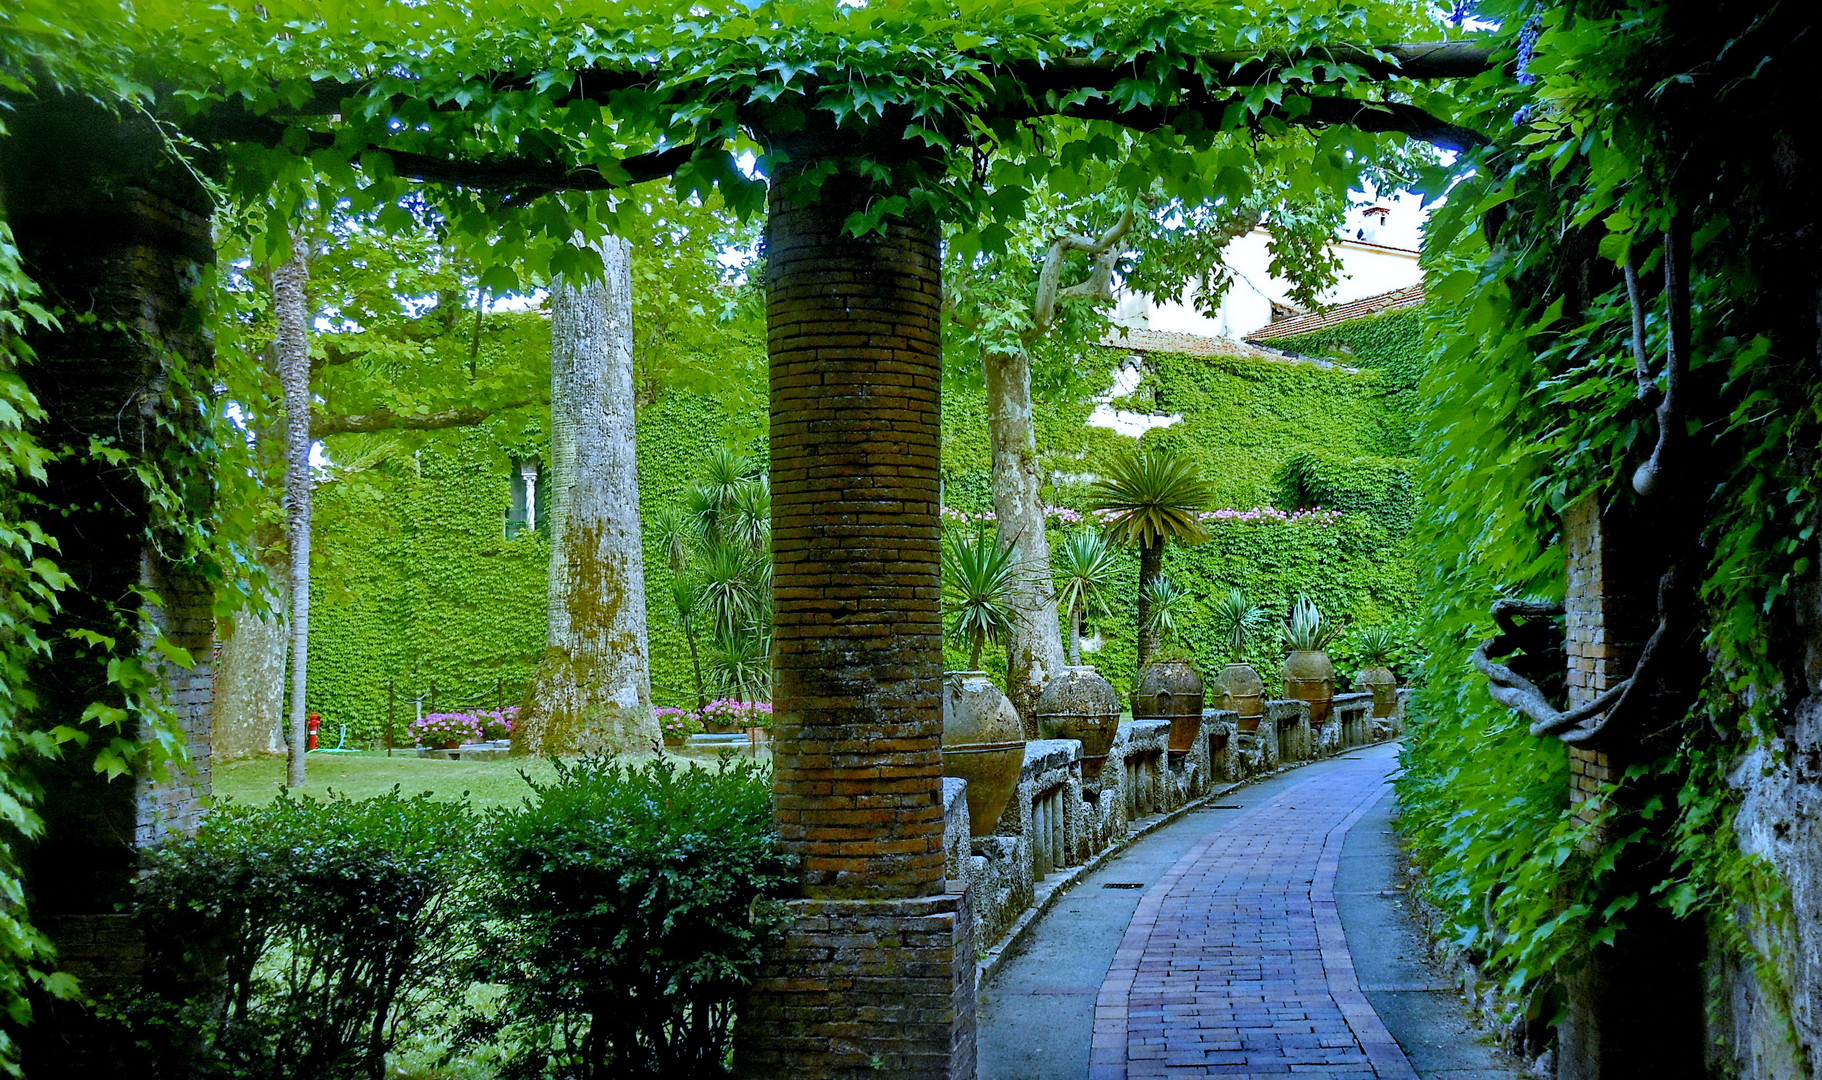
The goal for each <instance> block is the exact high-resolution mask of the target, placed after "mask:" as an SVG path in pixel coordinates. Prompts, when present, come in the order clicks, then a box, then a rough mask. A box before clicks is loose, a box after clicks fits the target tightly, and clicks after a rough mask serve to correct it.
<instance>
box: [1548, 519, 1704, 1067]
mask: <svg viewBox="0 0 1822 1080" xmlns="http://www.w3.org/2000/svg"><path fill="white" fill-rule="evenodd" d="M1563 540H1564V545H1565V549H1566V550H1565V555H1566V571H1567V582H1566V592H1565V603H1564V614H1565V623H1566V625H1567V632H1566V648H1567V654H1568V685H1569V699H1570V702H1571V704H1574V705H1580V704H1583V703H1585V702H1587V701H1589V700H1591V699H1593V698H1595V697H1597V696H1599V695H1600V693H1601V692H1602V691H1604V690H1607V689H1609V688H1611V687H1612V686H1613V685H1615V684H1616V683H1618V682H1619V681H1620V680H1622V679H1625V678H1626V677H1627V676H1629V675H1630V674H1631V673H1632V670H1633V666H1634V665H1635V664H1636V663H1637V660H1638V655H1639V652H1640V650H1641V649H1642V648H1643V644H1644V641H1645V639H1646V637H1647V636H1648V633H1649V631H1650V628H1651V627H1652V626H1654V625H1655V624H1656V621H1657V617H1656V612H1657V605H1656V593H1657V577H1658V574H1659V573H1660V572H1661V570H1662V566H1661V565H1660V564H1658V563H1656V562H1655V561H1654V559H1653V557H1652V556H1653V552H1654V551H1655V548H1654V547H1653V545H1652V544H1651V543H1650V542H1649V539H1648V537H1647V535H1646V529H1645V528H1644V527H1642V525H1641V523H1639V522H1638V521H1636V520H1634V519H1633V518H1631V517H1630V516H1629V514H1628V513H1627V512H1625V511H1623V510H1620V509H1617V508H1610V507H1603V506H1602V505H1601V504H1600V503H1599V502H1598V501H1597V499H1596V498H1595V497H1594V496H1588V497H1585V498H1583V499H1581V500H1579V501H1578V502H1576V503H1574V504H1573V505H1571V506H1570V507H1569V508H1567V509H1566V510H1565V511H1564V513H1563ZM1638 738H1639V736H1637V735H1631V736H1626V735H1622V736H1620V737H1619V739H1618V740H1617V741H1616V742H1614V743H1612V744H1608V745H1603V746H1598V747H1582V746H1571V747H1568V748H1567V751H1566V752H1567V753H1568V755H1569V770H1570V790H1569V804H1570V809H1571V812H1572V813H1574V814H1576V815H1577V816H1578V817H1580V818H1582V819H1583V820H1584V821H1594V820H1596V818H1597V816H1598V815H1600V814H1602V813H1604V812H1610V813H1611V814H1612V816H1611V817H1610V818H1608V821H1609V822H1610V824H1609V826H1608V829H1609V830H1624V831H1631V830H1633V829H1636V828H1639V827H1640V826H1641V825H1644V826H1645V827H1647V828H1650V827H1652V825H1651V824H1650V823H1649V822H1645V821H1644V820H1643V819H1641V818H1640V817H1639V816H1638V814H1637V809H1638V807H1640V806H1641V805H1642V804H1643V802H1644V801H1645V800H1646V799H1647V798H1649V797H1651V795H1652V794H1653V793H1651V792H1648V791H1644V790H1641V789H1640V788H1638V787H1637V786H1636V785H1630V786H1624V787H1620V788H1618V789H1612V788H1606V785H1608V784H1610V783H1612V782H1615V781H1618V780H1619V779H1620V778H1621V777H1622V776H1623V775H1624V773H1625V770H1626V768H1627V766H1628V765H1629V764H1630V763H1631V760H1630V758H1631V755H1630V754H1629V751H1632V750H1633V748H1634V747H1636V746H1637V739H1638ZM1604 788H1605V790H1603V789H1604ZM1660 794H1663V793H1660ZM1609 800H1612V802H1611V803H1609ZM1606 839H1607V836H1606V835H1605V834H1602V833H1597V834H1596V835H1595V838H1594V839H1593V841H1592V843H1591V847H1592V848H1599V847H1600V846H1602V845H1603V844H1604V843H1605V841H1606ZM1655 848H1656V845H1654V844H1641V845H1634V846H1633V847H1632V848H1629V849H1628V853H1627V854H1626V855H1625V856H1624V857H1622V859H1621V860H1620V862H1619V864H1618V865H1617V866H1616V867H1614V868H1613V869H1612V870H1611V871H1610V872H1609V873H1608V874H1607V875H1606V876H1605V878H1604V879H1603V882H1604V887H1605V888H1606V889H1608V890H1609V891H1610V892H1611V893H1613V894H1615V895H1618V894H1620V893H1624V892H1628V891H1634V890H1646V889H1649V888H1651V887H1653V886H1654V885H1655V884H1656V883H1657V882H1658V881H1660V880H1662V878H1663V875H1664V874H1665V873H1666V872H1667V868H1666V867H1665V866H1663V865H1662V864H1661V862H1660V860H1659V859H1658V858H1657V857H1656V856H1655V855H1654V854H1653V852H1654V850H1655ZM1581 872H1588V870H1587V868H1585V867H1584V868H1583V869H1582V871H1581ZM1620 926H1621V929H1620V930H1619V932H1618V933H1617V934H1616V936H1615V938H1614V940H1613V941H1612V942H1611V943H1610V944H1600V945H1594V946H1592V947H1591V948H1590V949H1589V952H1588V955H1587V956H1586V957H1585V958H1584V959H1583V960H1582V961H1581V962H1579V963H1577V964H1574V965H1571V966H1569V967H1568V968H1567V969H1566V970H1565V971H1564V972H1563V974H1562V976H1561V977H1562V981H1563V987H1564V991H1565V994H1566V996H1567V998H1568V1007H1567V1009H1566V1010H1565V1016H1564V1019H1563V1022H1562V1023H1561V1024H1560V1025H1559V1026H1558V1028H1557V1059H1556V1066H1557V1080H1631V1078H1633V1077H1639V1076H1651V1077H1654V1078H1656V1080H1681V1078H1691V1080H1693V1078H1695V1077H1700V1076H1703V1075H1705V1068H1704V1064H1703V1039H1702V1030H1703V1020H1704V1015H1703V992H1702V988H1703V981H1702V977H1701V957H1702V955H1703V952H1704V948H1705V946H1704V943H1703V940H1702V934H1701V927H1700V925H1699V924H1698V923H1697V922H1696V921H1695V920H1692V919H1675V918H1672V917H1671V916H1670V914H1669V913H1668V912H1666V911H1664V910H1663V909H1662V908H1660V907H1658V906H1657V905H1655V904H1641V905H1638V906H1637V907H1636V908H1634V909H1633V910H1631V911H1629V912H1625V913H1623V916H1622V920H1621V922H1620Z"/></svg>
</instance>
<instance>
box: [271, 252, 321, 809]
mask: <svg viewBox="0 0 1822 1080" xmlns="http://www.w3.org/2000/svg"><path fill="white" fill-rule="evenodd" d="M308 255H309V247H308V245H307V244H306V242H305V241H304V239H303V238H302V237H301V236H297V235H295V234H294V235H293V236H292V237H291V258H290V259H288V260H286V261H285V262H284V263H283V264H282V265H280V266H279V267H277V268H276V269H274V270H273V272H272V308H273V312H274V314H275V315H276V316H277V320H278V334H277V337H276V339H275V340H274V341H273V345H272V348H273V352H274V353H275V355H276V357H277V359H278V379H279V385H280V387H281V388H282V389H283V391H284V398H285V539H286V542H287V544H288V546H289V547H290V549H291V550H290V564H289V572H290V580H289V583H288V585H289V590H288V591H289V592H290V595H291V717H290V727H291V738H290V746H289V754H288V755H287V760H286V764H285V784H286V785H287V786H289V787H298V786H300V785H302V784H303V782H304V750H305V748H306V747H307V746H308V745H309V743H308V739H309V730H308V724H307V719H308V716H309V706H308V704H307V702H306V699H305V690H306V688H307V686H308V668H309V659H310V511H311V505H310V312H309V309H308V306H307V304H306V302H305V299H304V284H305V282H306V281H307V280H308V279H309V272H310V271H309V265H308V263H307V261H306V260H307V258H308Z"/></svg>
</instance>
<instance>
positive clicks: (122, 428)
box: [0, 99, 214, 1075]
mask: <svg viewBox="0 0 1822 1080" xmlns="http://www.w3.org/2000/svg"><path fill="white" fill-rule="evenodd" d="M8 124H9V126H10V127H11V129H12V131H11V135H10V136H9V137H8V138H7V139H5V140H0V190H3V191H4V194H5V199H6V209H7V214H8V218H9V220H10V222H11V224H12V227H13V230H14V234H15V236H16V237H17V239H18V242H19V248H20V253H21V255H22V257H23V261H24V264H25V267H26V269H27V271H28V272H29V273H30V274H31V275H32V276H33V278H34V279H35V280H36V281H37V282H38V283H39V285H40V286H42V287H43V289H44V293H45V301H46V303H47V304H49V305H51V306H52V307H53V308H54V309H56V310H57V311H58V313H59V318H60V320H61V326H60V327H59V328H57V329H55V330H50V331H43V330H40V331H38V332H35V333H34V334H33V336H32V337H31V342H30V343H31V345H32V347H33V349H34V350H35V351H36V353H37V359H36V360H35V361H34V362H33V363H32V364H31V365H30V366H28V367H27V368H26V369H25V371H24V373H23V374H24V376H25V378H26V379H27V381H28V383H29V385H30V386H31V388H32V390H33V392H34V393H35V394H36V395H37V397H38V399H39V402H40V403H41V404H42V405H43V407H44V408H45V410H46V412H47V413H48V418H47V419H46V420H45V421H44V422H43V423H42V424H39V425H38V426H37V430H36V433H37V434H38V436H39V438H40V439H41V441H42V442H44V443H45V445H47V446H50V447H54V448H57V449H60V450H62V451H64V453H63V454H62V455H61V456H60V457H59V458H58V459H57V460H56V461H54V462H53V463H52V464H51V466H50V467H49V470H48V471H49V476H48V482H47V485H46V488H47V491H48V494H49V497H50V498H51V499H52V500H54V501H56V502H58V503H62V504H65V505H67V506H69V507H70V512H69V513H68V514H67V515H42V516H41V517H40V521H41V523H42V524H43V525H44V526H45V527H46V529H47V531H49V532H50V533H51V534H52V535H54V536H55V537H56V538H57V540H58V542H59V545H60V551H59V552H58V554H57V556H56V561H57V563H58V565H59V566H60V567H61V568H62V569H63V570H64V571H66V572H67V573H68V574H69V575H70V576H71V578H72V579H73V580H74V585H73V586H72V587H71V588H70V589H69V590H67V591H66V592H65V594H64V601H63V606H62V609H61V610H60V611H59V612H58V614H57V616H56V618H55V620H54V623H53V625H52V626H51V627H50V628H49V632H48V633H46V635H45V636H46V638H47V640H50V641H52V642H53V643H54V644H53V647H52V650H53V651H52V653H51V655H50V656H49V657H48V658H46V659H45V660H44V661H43V662H42V664H41V665H40V666H39V668H38V670H36V671H35V672H34V686H35V689H36V691H37V692H38V695H39V708H38V709H37V710H36V719H37V721H38V722H39V723H40V724H42V725H43V726H45V727H50V726H52V725H56V724H70V725H72V726H81V724H82V721H80V719H79V717H80V716H81V714H82V711H83V710H84V709H85V708H86V707H87V706H88V705H89V703H91V702H95V701H100V702H106V703H110V704H118V703H119V701H120V697H119V694H118V693H117V692H116V691H115V690H114V689H113V688H112V687H110V686H109V685H108V683H107V681H106V677H105V672H104V671H103V669H102V665H101V664H100V663H98V662H96V661H94V660H76V659H74V657H75V656H77V655H79V654H77V653H76V651H75V650H76V649H77V645H76V643H75V642H74V641H72V640H71V639H70V638H69V637H68V636H67V635H68V633H69V632H70V631H72V630H77V629H86V630H92V631H95V632H97V633H101V634H105V635H107V636H109V637H112V638H114V639H116V640H119V641H124V642H126V643H128V644H129V646H130V645H131V644H132V643H137V644H138V645H139V646H140V648H141V649H142V650H143V652H144V655H145V656H146V657H147V658H148V659H147V663H148V666H149V667H151V668H152V670H153V671H154V673H155V674H156V675H157V676H158V677H159V678H160V681H161V682H162V686H161V687H160V691H161V692H162V693H163V694H164V695H165V700H166V703H167V704H168V705H169V706H170V707H171V709H172V710H173V712H174V713H175V714H176V718H177V722H178V725H179V728H180V732H181V737H182V741H183V745H184V748H185V749H186V750H187V751H188V761H187V763H179V764H177V765H176V766H174V767H173V768H172V769H171V770H170V771H169V774H168V775H167V776H162V777H159V776H154V775H151V774H149V773H147V772H145V771H142V772H141V773H140V774H139V775H132V776H123V777H117V778H114V779H111V780H110V779H108V778H106V777H104V776H102V775H100V774H98V773H97V772H96V771H95V769H94V767H93V762H94V752H95V749H96V748H97V747H99V746H101V745H104V744H105V738H98V739H93V740H91V743H90V745H89V746H88V747H87V748H81V747H76V746H66V747H65V750H64V753H63V754H62V756H60V757H59V758H58V759H56V760H54V761H47V762H43V763H41V765H40V767H39V782H40V783H41V785H42V787H43V792H44V794H43V799H42V802H41V812H42V814H43V817H44V819H45V823H46V833H45V836H44V838H43V840H42V841H41V842H40V843H39V844H37V845H36V847H35V848H34V849H33V850H32V851H31V852H30V853H29V854H28V855H27V862H26V868H25V869H26V880H27V887H28V890H29V895H28V897H27V900H28V902H29V904H30V905H31V914H32V918H33V920H34V921H35V922H36V923H37V924H38V925H39V926H40V927H41V928H43V929H44V930H45V931H46V932H47V933H48V934H49V935H50V937H51V938H52V940H53V941H54V942H56V944H57V947H58V952H59V957H60V963H61V965H62V967H63V968H64V970H66V971H68V972H70V973H72V974H75V975H77V976H78V977H79V978H81V979H82V980H83V982H84V988H85V989H86V990H88V991H89V992H91V993H94V992H101V991H106V990H108V989H109V988H111V987H112V986H114V985H117V984H119V983H120V982H121V981H123V980H126V979H130V978H131V977H132V976H133V975H135V974H136V971H137V968H138V965H139V964H140V962H141V954H142V952H143V946H142V943H140V942H139V941H138V940H137V939H136V938H135V936H134V934H133V932H132V929H131V927H130V926H129V925H127V922H126V917H125V916H123V915H120V914H117V908H118V906H119V905H120V904H121V903H123V902H124V901H126V900H127V899H128V898H129V896H130V894H131V890H132V887H133V883H134V881H135V878H136V876H137V872H138V870H139V867H140V859H141V855H142V853H143V852H144V851H145V850H146V849H147V848H149V847H151V846H154V845H156V844H158V843H160V842H162V841H163V840H164V839H165V838H167V837H169V836H172V835H177V834H182V833H187V832H189V831H191V830H193V829H194V828H195V827H196V825H197V824H198V823H199V822H200V820H201V817H202V814H203V811H204V807H205V805H206V801H207V798H208V795H209V790H210V764H211V762H210V755H209V727H210V704H211V699H212V681H213V670H212V667H211V663H212V655H211V654H212V649H211V640H212V636H213V617H212V610H211V608H212V603H211V601H212V595H211V591H210V586H209V585H208V583H207V582H205V581H202V580H198V579H197V578H195V577H193V576H191V575H190V574H188V573H187V572H186V571H185V570H184V569H183V568H182V567H179V566H177V565H173V564H172V563H171V562H169V561H168V560H167V554H166V553H167V551H169V550H170V549H171V548H172V547H175V546H177V545H176V543H175V541H174V540H173V538H171V537H170V536H168V535H163V534H161V533H160V532H159V531H158V529H157V514H158V513H159V512H160V511H158V510H157V509H156V508H155V507H154V506H153V505H151V501H150V499H149V497H148V495H147V492H146V490H145V487H144V485H143V484H142V482H141V481H140V479H139V478H138V477H137V476H135V475H134V473H133V471H132V470H131V469H130V468H128V467H125V466H121V465H114V464H110V463H108V462H107V461H105V460H100V459H97V458H95V457H92V456H90V455H88V454H87V452H86V451H87V450H88V447H89V445H90V441H91V440H103V441H105V442H107V443H108V444H109V445H111V446H113V447H116V448H118V449H120V450H123V451H125V452H127V453H128V454H129V455H131V457H132V459H133V462H134V464H137V465H140V466H145V465H152V466H153V467H163V465H162V464H161V462H164V461H165V459H167V458H169V457H178V458H181V457H182V455H184V454H186V453H188V451H187V450H185V449H184V448H183V447H181V446H179V445H178V444H177V443H176V441H175V439H176V436H175V435H174V432H176V431H181V430H183V429H184V428H186V427H188V426H190V425H194V424H198V423H200V421H201V417H200V415H199V413H198V410H197V409H196V408H195V406H194V404H193V403H189V404H186V405H183V406H179V405H174V404H172V403H171V401H170V399H169V396H168V395H167V390H168V389H169V380H170V378H171V376H172V374H173V373H175V372H179V371H183V372H205V374H204V375H203V378H204V380H205V382H206V368H207V366H208V364H209V363H210V356H211V353H210V347H209V342H208V340H207V338H206V337H205V336H204V334H203V331H202V329H201V327H200V319H199V318H198V316H197V312H196V311H195V309H194V307H193V305H194V299H193V296H192V291H193V290H194V289H195V288H196V286H197V285H198V283H199V281H200V278H201V270H202V268H203V267H204V266H206V265H207V264H208V263H209V262H210V261H211V260H212V259H213V256H214V245H213V242H212V239H211V236H210V231H209V218H208V215H209V202H208V199H207V198H206V197H205V196H204V194H203V192H202V191H201V190H200V189H199V188H198V187H197V185H196V183H195V181H194V179H193V178H192V177H191V176H190V175H189V174H188V172H187V171H185V170H184V169H182V168H181V167H180V166H175V165H174V164H173V163H172V162H171V161H170V159H169V157H168V155H167V152H166V148H165V146H164V143H163V141H162V139H160V138H159V136H158V134H157V132H156V131H154V130H152V129H151V127H150V125H149V124H147V123H145V122H144V121H142V120H139V119H136V118H133V117H130V116H129V117H126V118H124V119H123V118H118V117H114V116H111V115H108V114H107V113H105V112H104V111H103V110H101V109H98V108H96V107H95V106H94V105H92V104H90V103H88V102H85V101H80V100H74V99H70V100H62V99H50V100H47V101H42V102H37V103H34V104H31V105H29V106H26V107H23V108H21V109H20V110H19V111H18V112H16V113H15V114H13V115H11V116H9V119H8ZM191 463H193V464H194V463H195V462H193V461H192V462H191ZM174 490H175V491H176V493H177V497H178V498H181V499H184V500H188V501H189V503H190V505H189V507H188V509H189V510H190V511H192V512H197V513H206V512H207V510H208V505H207V500H208V499H209V498H210V497H211V493H210V491H209V490H208V488H207V486H206V485H203V484H200V483H190V484H185V483H183V482H182V481H181V479H179V480H177V481H176V487H175V489H174ZM148 593H150V594H154V595H156V596H157V597H158V598H159V599H160V603H159V604H157V605H152V604H150V603H149V602H148V601H146V600H144V599H143V598H144V597H145V596H146V595H147V594H148ZM160 633H162V634H163V635H165V636H166V637H168V638H169V639H170V640H171V641H172V642H173V643H175V644H177V645H179V646H182V647H183V648H186V649H188V650H189V651H190V653H191V654H192V655H193V656H194V657H195V658H196V661H197V662H196V665H195V666H194V667H193V668H192V669H190V670H187V671H186V670H183V669H180V668H178V667H176V666H175V665H173V664H171V663H169V662H167V661H165V660H163V659H160V658H159V657H158V654H157V653H154V652H153V651H152V649H151V645H152V641H153V639H154V638H155V637H156V636H157V635H158V634H160ZM126 734H128V735H133V734H144V733H143V732H127V733H126ZM86 1030H87V1028H86V1018H85V1016H84V1015H83V1014H82V1013H81V1011H80V1008H79V1007H78V1006H75V1005H71V1004H68V1003H51V1002H48V1001H47V1002H45V1003H43V1005H42V1006H41V1008H40V1009H39V1011H38V1013H37V1016H36V1018H35V1021H34V1023H33V1025H32V1026H31V1028H30V1029H29V1030H28V1038H27V1040H26V1044H25V1054H26V1058H25V1061H26V1070H27V1072H28V1074H31V1075H37V1071H38V1069H40V1068H46V1067H50V1068H55V1069H56V1070H57V1073H58V1074H59V1075H82V1074H83V1072H84V1069H85V1068H90V1069H93V1070H94V1072H95V1073H96V1074H98V1075H111V1070H112V1069H113V1068H114V1067H115V1066H116V1065H117V1064H118V1063H117V1062H109V1061H94V1062H87V1061H85V1059H84V1051H85V1050H86V1049H89V1048H90V1046H91V1044H90V1042H89V1040H88V1039H87V1037H86V1035H85V1032H86ZM97 1052H100V1051H97ZM46 1075H50V1073H48V1072H47V1073H46Z"/></svg>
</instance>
